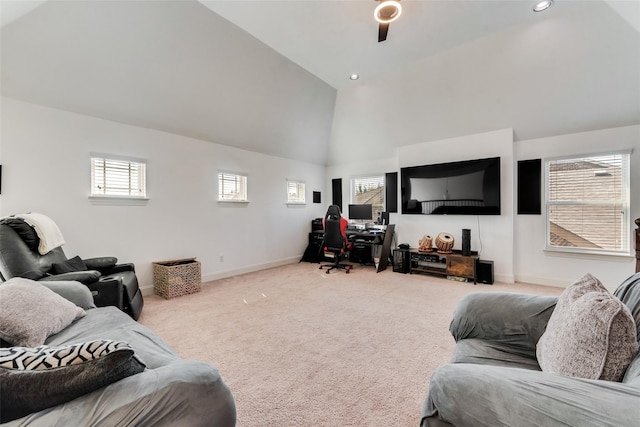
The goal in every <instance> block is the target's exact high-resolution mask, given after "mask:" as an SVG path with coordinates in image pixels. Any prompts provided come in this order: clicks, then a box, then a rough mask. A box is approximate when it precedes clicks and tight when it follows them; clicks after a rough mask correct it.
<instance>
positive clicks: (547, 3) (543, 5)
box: [533, 0, 553, 12]
mask: <svg viewBox="0 0 640 427" xmlns="http://www.w3.org/2000/svg"><path fill="white" fill-rule="evenodd" d="M552 4H553V0H544V1H540V2H538V3H536V5H535V6H533V11H534V12H542V11H543V10H547V9H549V8H550V7H551V5H552Z"/></svg>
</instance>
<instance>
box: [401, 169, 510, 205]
mask: <svg viewBox="0 0 640 427" xmlns="http://www.w3.org/2000/svg"><path fill="white" fill-rule="evenodd" d="M400 191H401V197H402V213H403V214H421V215H500V157H492V158H488V159H477V160H466V161H462V162H451V163H439V164H433V165H423V166H412V167H406V168H401V169H400Z"/></svg>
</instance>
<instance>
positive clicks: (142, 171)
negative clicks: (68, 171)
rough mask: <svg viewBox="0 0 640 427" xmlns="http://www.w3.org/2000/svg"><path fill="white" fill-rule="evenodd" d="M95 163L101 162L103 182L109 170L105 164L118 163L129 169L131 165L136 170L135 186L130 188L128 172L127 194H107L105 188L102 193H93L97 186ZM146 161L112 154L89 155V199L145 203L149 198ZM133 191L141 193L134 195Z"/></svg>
mask: <svg viewBox="0 0 640 427" xmlns="http://www.w3.org/2000/svg"><path fill="white" fill-rule="evenodd" d="M96 161H102V162H103V167H102V170H103V171H104V172H103V176H104V177H105V178H104V180H106V179H108V171H109V169H108V168H107V167H106V162H114V163H115V162H120V163H127V164H128V165H129V167H131V165H135V166H136V167H135V169H137V177H138V178H137V181H138V182H137V185H135V186H132V173H133V172H132V171H129V173H128V177H127V179H128V181H129V189H128V194H122V193H115V192H110V193H108V192H107V188H105V190H104V192H95V189H96V187H97V186H98V185H97V183H96V178H97V177H96V174H97V171H96ZM147 166H148V165H147V160H146V159H140V158H134V157H127V156H120V155H114V154H104V153H91V154H90V156H89V175H90V190H89V199H90V200H93V201H109V200H111V201H113V202H114V203H116V204H117V203H118V201H120V202H134V203H135V202H136V201H142V202H144V201H147V200H149V198H148V197H147V194H148V185H147ZM113 173H116V172H114V171H112V174H113ZM111 178H112V179H118V178H117V177H114V176H111ZM134 188H137V190H134ZM134 191H138V192H141V193H142V194H140V195H136V194H132V192H134Z"/></svg>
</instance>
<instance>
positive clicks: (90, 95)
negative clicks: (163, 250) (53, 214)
mask: <svg viewBox="0 0 640 427" xmlns="http://www.w3.org/2000/svg"><path fill="white" fill-rule="evenodd" d="M533 2H534V0H500V1H498V0H496V1H493V0H472V1H463V0H402V4H403V6H404V13H403V15H402V17H401V18H400V19H399V20H398V21H396V22H394V23H392V24H391V26H390V30H389V37H388V39H387V41H386V42H384V43H378V42H377V23H376V22H375V21H374V20H373V9H374V8H375V5H376V2H374V1H372V0H297V1H291V0H285V1H276V0H257V1H248V0H234V1H220V0H162V1H160V0H158V1H153V0H149V1H137V0H126V1H123V0H78V1H62V0H48V1H45V0H29V1H26V0H18V1H16V0H0V8H1V9H0V13H1V17H2V34H1V35H2V38H1V46H0V48H1V52H0V54H1V56H2V57H1V59H2V62H1V67H2V68H1V84H2V87H1V89H2V95H4V96H8V97H13V98H17V99H22V100H25V101H28V102H33V103H37V104H42V105H47V106H51V107H55V108H60V109H64V110H69V111H74V112H78V113H82V114H87V115H92V116H96V117H101V118H105V119H108V120H113V121H117V122H122V123H128V124H132V125H136V126H143V127H148V128H154V129H159V130H163V131H167V132H172V133H176V134H180V135H186V136H189V137H195V138H199V139H202V140H206V141H212V142H217V143H221V144H227V145H232V146H236V147H240V148H244V149H248V150H252V151H256V152H262V153H266V154H272V155H277V156H282V157H288V158H294V159H298V160H303V161H309V162H313V163H318V164H326V162H327V161H329V162H332V160H330V159H329V160H328V154H327V153H328V151H329V146H330V145H331V144H333V145H342V144H344V143H347V142H352V141H354V139H361V140H363V141H364V140H368V141H374V142H375V141H376V138H381V135H382V136H384V137H385V138H386V139H389V140H393V141H395V142H393V143H395V144H396V145H403V144H408V143H412V142H421V141H425V140H433V139H435V138H440V137H445V136H448V135H453V136H455V135H461V134H464V133H473V132H482V131H484V130H487V129H485V128H486V127H487V126H494V127H492V128H490V129H489V130H492V129H495V128H496V127H495V126H500V127H504V126H502V123H503V122H505V120H506V121H509V120H510V121H511V122H510V123H507V126H506V127H514V129H516V135H518V132H519V129H522V126H520V123H521V122H523V120H524V121H527V123H529V126H539V131H537V133H536V135H544V134H545V132H546V133H547V134H549V133H550V132H563V131H570V130H573V129H584V125H582V123H584V122H585V121H586V120H590V119H591V118H592V116H593V115H594V114H597V111H595V110H598V108H597V107H598V99H599V97H598V91H597V90H595V89H593V88H592V90H590V91H589V92H588V93H589V95H590V96H595V97H596V99H594V101H593V102H594V103H595V104H594V105H592V106H590V107H588V108H586V110H587V111H588V112H589V115H585V117H582V118H580V117H574V116H571V120H572V123H573V125H574V126H573V127H562V126H560V127H559V126H548V129H544V124H540V123H536V118H535V117H530V116H525V115H524V112H525V110H524V109H523V107H524V106H525V105H526V104H527V103H530V104H534V103H537V104H539V105H544V104H545V102H546V103H548V104H549V103H550V104H553V103H554V98H553V97H554V94H553V93H551V92H550V91H548V90H547V91H545V89H544V87H542V88H541V87H540V84H538V83H537V84H533V85H527V84H526V83H525V84H519V82H520V81H527V79H539V78H540V76H539V75H536V74H535V73H534V71H533V70H528V69H524V68H523V64H524V63H527V62H528V61H530V58H527V54H526V53H517V49H516V46H515V45H513V43H510V42H509V40H505V39H506V38H508V37H510V36H512V35H519V34H523V33H525V32H530V30H531V29H532V28H534V27H540V22H544V21H545V20H546V21H549V23H550V24H549V25H548V26H547V27H548V28H561V25H562V22H561V20H560V18H558V16H562V14H556V13H555V12H554V9H555V8H557V9H558V10H563V8H564V10H565V11H567V12H566V13H565V16H570V15H569V13H570V11H571V10H572V9H579V8H580V7H581V4H586V3H591V4H593V3H598V4H600V5H604V4H608V5H609V6H610V7H604V6H602V7H603V9H600V10H601V11H603V10H604V9H607V10H608V11H607V10H604V14H605V15H606V16H607V22H615V24H614V25H615V26H616V27H619V26H626V27H628V28H629V30H628V31H627V30H625V29H623V30H621V31H623V32H625V34H628V33H629V31H633V30H631V28H633V29H634V30H635V31H636V33H637V32H638V31H640V1H639V0H633V1H618V0H610V1H605V2H602V1H599V0H590V1H585V0H557V1H556V5H555V6H554V7H553V8H552V9H550V10H549V11H548V12H544V13H542V14H534V13H533V12H532V11H531V7H532V5H533ZM569 6H571V7H569ZM613 11H615V14H614V13H613ZM612 15H616V16H618V15H619V16H621V17H622V18H624V19H621V18H619V17H618V18H616V19H612V18H611V16H612ZM554 26H555V27H554ZM615 30H616V32H618V28H615ZM558 36H559V37H557V38H554V37H555V35H554V34H553V35H552V34H544V37H543V39H544V40H545V41H546V42H550V43H552V44H553V45H556V44H558V45H563V47H562V49H555V50H556V51H558V52H560V51H562V50H563V49H565V50H566V51H567V55H565V57H562V56H561V55H559V54H558V55H557V56H556V57H554V60H556V59H557V60H558V61H559V63H558V68H556V69H553V67H552V64H539V65H540V68H546V69H550V70H551V74H550V75H546V76H545V77H544V78H547V79H558V78H561V79H563V80H562V81H563V82H567V85H568V86H571V85H572V83H571V79H570V76H566V75H564V74H563V70H562V67H563V61H566V64H569V65H571V64H573V63H574V62H575V63H580V64H583V63H585V62H584V61H586V57H587V56H588V55H590V51H592V50H593V49H592V45H594V44H595V45H597V46H601V45H602V44H603V43H604V42H603V41H601V40H600V39H598V35H596V34H586V33H585V35H584V37H577V38H572V39H571V41H570V42H569V41H567V40H565V39H564V38H563V37H562V36H563V34H562V32H561V31H560V32H559V33H558ZM627 39H628V37H627ZM627 39H625V40H627ZM489 40H491V41H492V42H493V41H496V42H497V43H500V44H504V47H506V48H507V49H506V50H505V51H510V50H513V51H514V52H516V53H515V55H512V56H510V57H509V58H507V57H506V56H505V55H504V54H503V55H501V56H499V60H500V61H511V62H506V63H505V67H507V68H506V69H500V72H501V73H502V72H503V71H502V70H506V71H504V72H505V73H506V74H507V75H508V74H509V70H513V71H512V72H511V73H512V74H513V76H509V78H510V80H511V83H510V84H511V85H510V86H509V85H507V86H504V87H502V88H500V87H497V88H495V87H494V86H487V89H486V90H482V85H483V83H482V82H479V84H480V86H479V87H478V86H475V87H474V88H472V89H473V96H474V99H473V100H472V101H473V104H474V105H477V106H480V108H481V109H482V110H484V111H483V115H484V117H485V119H483V120H482V123H477V124H475V123H469V122H468V120H467V121H465V122H464V123H461V118H460V117H459V115H458V116H456V112H455V108H454V106H453V105H447V106H446V107H447V108H444V109H442V108H441V106H442V105H443V104H442V101H443V99H434V98H432V97H431V95H432V93H431V91H430V90H427V89H428V88H430V87H432V86H434V85H435V86H438V85H439V86H441V87H451V88H455V87H458V86H460V85H459V84H457V83H456V82H455V81H452V78H451V77H450V76H452V75H455V76H457V77H455V78H457V79H460V78H463V79H464V75H465V73H464V72H463V71H464V70H459V69H457V68H452V69H451V70H449V71H447V66H455V64H462V63H465V62H468V63H471V62H469V61H471V60H476V61H477V60H480V59H482V58H485V57H486V58H490V57H493V56H495V54H496V52H495V49H492V48H491V47H490V46H488V44H491V43H492V42H491V43H489V42H488V41H489ZM483 41H484V42H483ZM569 43H572V45H571V46H568V44H569ZM637 45H638V44H637V43H635V41H634V42H633V43H631V46H632V47H633V46H637ZM473 46H483V47H484V48H485V49H488V50H486V51H485V52H477V51H475V50H474V48H473ZM554 47H555V46H554ZM620 49H622V48H617V50H620ZM598 50H599V51H601V50H602V49H600V47H598ZM449 52H451V53H449ZM457 55H458V56H459V55H464V56H465V57H466V58H469V61H465V60H461V58H459V57H458V56H457ZM541 55H542V56H541V58H543V59H542V60H543V61H544V55H543V54H541ZM554 55H555V54H554ZM629 55H630V56H631V57H635V58H638V57H639V56H640V55H639V54H638V52H633V51H631V52H629ZM443 59H447V61H448V62H447V61H445V62H442V60H443ZM589 61H591V62H590V63H589V64H594V68H595V70H596V71H590V74H591V75H593V76H594V78H595V76H596V74H597V73H601V75H602V76H605V75H606V71H607V68H606V62H607V59H605V58H591V59H589ZM589 61H587V62H589ZM630 62H631V63H632V64H633V65H634V67H635V68H633V67H632V68H633V69H634V70H635V69H637V64H636V63H637V62H638V61H635V62H634V60H630ZM452 64H453V65H452ZM482 65H486V64H482ZM587 66H588V67H590V65H587ZM613 66H614V65H613V64H612V65H611V67H613ZM534 67H536V68H538V65H536V64H534ZM484 68H486V69H489V68H490V67H484ZM570 68H578V67H570ZM516 70H519V71H518V72H519V73H520V72H522V73H521V75H519V76H515V73H516ZM417 71H418V72H417ZM434 71H435V73H434ZM475 71H476V70H473V69H468V70H467V73H468V74H467V75H468V76H471V77H473V76H474V74H476V73H475ZM352 73H358V74H360V75H361V78H360V80H358V81H355V82H352V81H350V80H348V76H349V75H350V74H352ZM478 75H479V74H478ZM514 76H515V77H514ZM397 77H401V78H406V79H411V81H408V80H407V81H403V82H401V83H399V84H398V83H394V82H393V79H395V78H397ZM433 79H438V81H433ZM474 81H477V76H476V77H475V78H474ZM529 81H531V80H529ZM582 81H583V82H584V83H585V84H586V82H587V79H585V78H582ZM593 81H594V82H597V80H593ZM463 83H464V84H467V83H468V82H467V83H465V82H463ZM492 84H494V82H492ZM463 86H464V85H463ZM636 86H637V84H635V85H632V87H631V89H633V90H635V89H636ZM460 87H462V86H460ZM489 88H494V89H498V90H503V91H505V94H506V93H507V92H509V94H513V96H512V102H515V103H517V104H513V105H501V107H500V109H496V108H494V107H495V106H492V105H491V104H492V102H494V101H495V99H494V98H495V95H494V93H495V90H494V91H493V92H494V93H489ZM336 89H338V90H339V91H340V96H339V97H338V99H339V100H340V99H343V100H346V101H343V102H342V103H340V102H339V104H338V107H337V108H338V111H336V113H335V116H334V105H335V100H336ZM398 89H400V90H401V92H402V93H405V94H406V96H401V94H400V93H389V92H385V91H394V90H398ZM605 90H606V89H602V91H605ZM358 93H367V94H369V96H371V99H375V102H373V103H372V104H375V105H359V104H358V103H357V102H356V103H354V102H352V101H353V100H355V99H357V98H358V95H357V94H358ZM385 93H387V94H388V96H387V95H385ZM605 95H606V96H605V98H606V99H607V100H610V99H611V98H612V97H614V96H615V94H611V93H608V94H605ZM418 98H419V99H418ZM508 98H509V96H507V97H506V98H505V99H504V101H501V102H504V103H506V101H507V99H508ZM543 98H544V100H543ZM627 98H628V96H627ZM387 101H389V104H386V102H387ZM451 101H452V102H449V104H452V103H455V104H456V105H460V106H464V105H466V104H467V103H468V100H467V99H465V98H464V97H463V96H462V94H461V98H460V99H454V98H452V99H451ZM543 101H544V102H543ZM394 102H395V105H393V103H394ZM626 102H627V103H629V101H626ZM385 105H388V106H390V105H393V113H394V114H395V115H396V116H397V117H398V118H399V120H397V121H396V122H397V124H395V125H392V126H390V127H388V128H380V129H378V130H377V131H376V129H377V128H376V126H372V124H374V125H375V124H378V125H379V124H380V123H376V122H379V120H378V119H377V117H378V115H376V114H373V113H374V112H375V109H378V110H384V108H385ZM411 105H413V106H415V107H416V108H413V107H411ZM482 106H484V107H482ZM564 106H565V105H564V104H563V105H559V106H558V108H562V107H564ZM567 106H569V104H567ZM625 108H626V106H616V108H615V109H614V110H615V111H626V112H627V113H628V112H629V111H633V112H635V111H637V110H638V108H637V105H635V106H632V107H631V108H627V109H626V110H625ZM414 110H415V111H414ZM429 110H433V111H437V113H438V117H439V123H438V126H437V127H435V128H434V127H428V126H427V124H426V122H424V120H422V122H424V123H421V122H420V119H419V117H421V116H422V115H423V114H424V112H425V111H429ZM521 110H522V113H523V114H520V115H519V116H515V115H513V116H511V115H510V114H503V113H504V112H505V111H506V112H508V113H511V112H513V111H516V112H519V111H521ZM600 110H602V111H607V106H606V105H605V106H601V107H600ZM609 110H610V109H609ZM407 113H409V114H407ZM447 114H449V115H448V116H447ZM607 114H614V113H613V112H609V113H607ZM414 116H415V117H416V118H418V122H412V123H413V125H411V126H409V127H407V126H406V124H407V123H406V121H407V118H408V117H414ZM625 120H627V119H625ZM416 123H417V125H416ZM601 123H604V124H607V123H614V124H615V121H613V120H609V121H601ZM461 125H463V126H461ZM393 126H396V127H397V126H400V127H401V128H402V129H399V131H396V130H395V129H393ZM581 126H582V127H581ZM403 132H404V133H403ZM390 133H391V134H390ZM520 135H523V136H524V135H527V132H526V131H525V132H521V133H520ZM398 136H399V137H398ZM363 143H364V142H363ZM334 150H335V147H334ZM386 153H388V152H385V155H386ZM381 155H383V153H382V152H381Z"/></svg>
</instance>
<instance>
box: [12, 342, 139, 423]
mask: <svg viewBox="0 0 640 427" xmlns="http://www.w3.org/2000/svg"><path fill="white" fill-rule="evenodd" d="M144 369H145V365H144V363H142V362H141V361H140V360H138V358H137V357H136V356H135V355H134V351H133V349H132V348H131V347H130V346H129V344H127V343H124V342H117V341H113V340H95V341H90V342H86V343H81V344H73V345H69V346H65V347H48V346H39V347H36V348H26V347H11V348H6V349H0V382H1V383H2V393H1V394H0V414H1V415H0V422H3V423H4V422H8V421H11V420H15V419H17V418H21V417H24V416H25V415H28V414H30V413H33V412H38V411H41V410H43V409H46V408H50V407H52V406H55V405H60V404H62V403H64V402H68V401H71V400H73V399H75V398H77V397H80V396H82V395H84V394H87V393H90V392H92V391H94V390H97V389H99V388H101V387H104V386H106V385H109V384H111V383H113V382H116V381H119V380H121V379H123V378H126V377H128V376H130V375H135V374H137V373H139V372H142V371H144Z"/></svg>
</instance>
